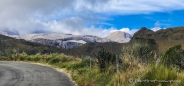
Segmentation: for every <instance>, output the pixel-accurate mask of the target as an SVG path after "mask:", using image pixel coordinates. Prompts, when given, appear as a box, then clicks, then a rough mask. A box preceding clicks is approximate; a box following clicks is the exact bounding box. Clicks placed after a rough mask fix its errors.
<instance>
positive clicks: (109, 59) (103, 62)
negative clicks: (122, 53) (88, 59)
mask: <svg viewBox="0 0 184 86" xmlns="http://www.w3.org/2000/svg"><path fill="white" fill-rule="evenodd" d="M94 55H95V56H96V57H97V60H98V66H99V68H100V70H101V71H103V72H104V71H106V70H107V68H108V67H109V66H110V65H115V63H116V56H115V54H113V53H110V52H108V51H106V50H105V49H102V50H100V51H99V52H98V53H97V54H94Z"/></svg>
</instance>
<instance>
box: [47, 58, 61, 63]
mask: <svg viewBox="0 0 184 86" xmlns="http://www.w3.org/2000/svg"><path fill="white" fill-rule="evenodd" d="M59 62H60V58H52V59H51V60H49V61H48V63H49V64H56V63H59Z"/></svg>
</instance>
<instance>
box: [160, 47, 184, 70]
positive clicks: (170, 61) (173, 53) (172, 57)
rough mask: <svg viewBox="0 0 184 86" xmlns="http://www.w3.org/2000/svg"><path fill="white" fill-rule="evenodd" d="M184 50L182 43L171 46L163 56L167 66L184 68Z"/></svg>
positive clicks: (163, 61)
mask: <svg viewBox="0 0 184 86" xmlns="http://www.w3.org/2000/svg"><path fill="white" fill-rule="evenodd" d="M183 54H184V52H183V50H182V49H181V45H175V46H173V47H171V48H169V49H168V50H167V51H166V52H165V53H164V55H162V56H161V59H162V63H163V64H164V65H165V66H167V67H168V66H173V67H178V68H179V69H180V68H184V64H182V63H184V55H183Z"/></svg>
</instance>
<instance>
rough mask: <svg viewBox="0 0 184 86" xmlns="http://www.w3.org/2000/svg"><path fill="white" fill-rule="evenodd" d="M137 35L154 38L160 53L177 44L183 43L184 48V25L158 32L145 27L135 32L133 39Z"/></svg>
mask: <svg viewBox="0 0 184 86" xmlns="http://www.w3.org/2000/svg"><path fill="white" fill-rule="evenodd" d="M136 37H144V38H151V39H154V40H155V41H156V43H157V44H158V50H159V52H160V53H163V52H165V51H166V50H167V49H169V48H170V47H172V46H174V45H177V44H181V45H182V48H183V49H184V27H173V28H167V29H161V30H158V31H156V32H154V31H152V30H150V29H147V28H146V27H143V28H141V29H140V30H139V31H137V32H136V33H135V34H134V36H133V39H134V38H136Z"/></svg>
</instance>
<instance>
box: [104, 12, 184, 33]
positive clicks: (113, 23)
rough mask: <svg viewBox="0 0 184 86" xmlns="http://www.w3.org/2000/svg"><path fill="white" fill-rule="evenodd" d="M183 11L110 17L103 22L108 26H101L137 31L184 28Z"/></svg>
mask: <svg viewBox="0 0 184 86" xmlns="http://www.w3.org/2000/svg"><path fill="white" fill-rule="evenodd" d="M183 15H184V10H176V11H172V12H153V13H150V14H133V15H131V14H130V15H115V16H110V17H111V18H112V20H106V21H104V22H106V23H108V24H109V25H102V26H103V27H106V28H109V27H115V28H118V29H121V28H122V27H124V28H130V29H136V28H137V29H138V28H141V27H147V28H153V27H160V28H169V27H177V26H184V17H182V16H183Z"/></svg>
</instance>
